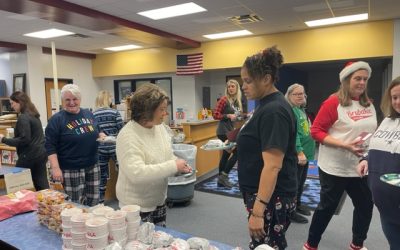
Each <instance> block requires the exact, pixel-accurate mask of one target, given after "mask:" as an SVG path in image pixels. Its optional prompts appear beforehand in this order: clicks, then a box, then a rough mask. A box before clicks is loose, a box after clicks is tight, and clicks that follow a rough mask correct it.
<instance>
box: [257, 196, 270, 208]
mask: <svg viewBox="0 0 400 250" xmlns="http://www.w3.org/2000/svg"><path fill="white" fill-rule="evenodd" d="M256 201H259V202H261V203H262V204H264V205H265V206H268V202H266V201H264V200H261V199H260V197H258V196H256Z"/></svg>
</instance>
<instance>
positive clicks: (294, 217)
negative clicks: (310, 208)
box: [290, 213, 308, 224]
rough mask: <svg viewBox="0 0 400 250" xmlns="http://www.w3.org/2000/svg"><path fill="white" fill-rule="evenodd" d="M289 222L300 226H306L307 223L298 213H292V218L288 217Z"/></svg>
mask: <svg viewBox="0 0 400 250" xmlns="http://www.w3.org/2000/svg"><path fill="white" fill-rule="evenodd" d="M290 220H291V221H292V222H295V223H300V224H306V223H308V219H307V218H306V217H304V216H303V215H300V214H298V213H293V215H292V216H290Z"/></svg>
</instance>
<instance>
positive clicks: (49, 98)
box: [44, 78, 72, 120]
mask: <svg viewBox="0 0 400 250" xmlns="http://www.w3.org/2000/svg"><path fill="white" fill-rule="evenodd" d="M44 82H45V91H46V109H47V120H49V119H50V117H51V116H52V115H53V114H54V113H55V112H56V108H57V107H56V100H55V92H54V81H53V79H52V78H46V79H45V81H44ZM69 83H72V80H70V79H59V80H58V96H59V97H60V105H61V89H62V87H64V86H65V85H66V84H69ZM60 109H61V107H60Z"/></svg>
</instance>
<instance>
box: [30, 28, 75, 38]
mask: <svg viewBox="0 0 400 250" xmlns="http://www.w3.org/2000/svg"><path fill="white" fill-rule="evenodd" d="M72 34H75V33H73V32H69V31H65V30H59V29H48V30H42V31H38V32H32V33H27V34H24V36H30V37H35V38H42V39H46V38H53V37H59V36H68V35H72Z"/></svg>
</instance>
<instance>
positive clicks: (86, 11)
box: [30, 0, 201, 48]
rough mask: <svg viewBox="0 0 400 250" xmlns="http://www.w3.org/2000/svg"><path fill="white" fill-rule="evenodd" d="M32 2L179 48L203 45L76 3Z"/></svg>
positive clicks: (42, 0) (58, 0)
mask: <svg viewBox="0 0 400 250" xmlns="http://www.w3.org/2000/svg"><path fill="white" fill-rule="evenodd" d="M30 1H31V2H36V3H39V4H43V5H47V6H52V7H54V8H58V9H61V10H63V11H64V12H65V11H67V12H74V13H78V14H81V15H84V16H89V17H92V18H95V19H103V20H107V21H109V22H111V23H114V24H117V25H121V26H124V27H128V28H131V29H135V30H140V31H143V32H147V33H150V34H154V35H157V36H160V37H164V38H168V39H171V40H174V41H176V42H177V43H178V44H177V46H179V43H181V44H184V45H187V46H189V47H192V48H199V47H200V45H201V43H200V42H198V41H195V40H192V39H189V38H186V37H182V36H178V35H175V34H172V33H169V32H166V31H162V30H159V29H156V28H152V27H150V26H146V25H143V24H140V23H136V22H133V21H130V20H126V19H123V18H120V17H116V16H113V15H110V14H107V13H104V12H100V11H97V10H94V9H90V8H88V7H84V6H81V5H78V4H75V3H70V2H67V1H63V0H57V1H54V0H30ZM64 23H66V24H69V23H68V22H64Z"/></svg>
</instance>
